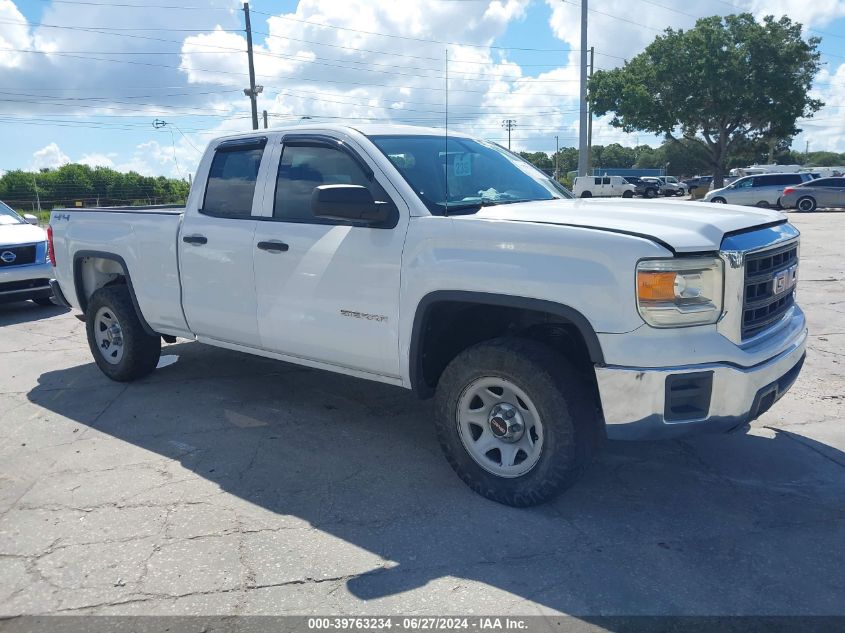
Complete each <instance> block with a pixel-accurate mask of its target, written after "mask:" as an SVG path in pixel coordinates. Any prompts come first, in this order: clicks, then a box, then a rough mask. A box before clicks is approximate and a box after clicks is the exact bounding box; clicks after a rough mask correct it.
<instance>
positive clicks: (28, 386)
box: [0, 213, 845, 617]
mask: <svg viewBox="0 0 845 633" xmlns="http://www.w3.org/2000/svg"><path fill="white" fill-rule="evenodd" d="M792 219H793V221H794V222H795V224H797V226H798V227H799V228H800V229H801V230H802V232H803V233H804V241H803V244H802V263H801V279H802V281H801V283H800V284H799V301H800V302H801V304H802V305H803V307H804V309H805V310H806V311H807V314H808V318H809V321H810V328H811V340H810V349H809V353H808V357H807V362H806V364H805V366H804V371H803V373H802V374H801V377H800V378H799V380H798V382H797V383H796V385H795V386H794V387H793V389H792V391H791V392H790V393H789V394H788V395H787V396H786V397H785V398H784V399H783V400H781V401H780V402H779V403H778V404H777V405H776V406H775V407H774V408H773V409H772V410H771V411H769V412H768V413H767V414H766V415H764V416H763V417H762V418H761V419H759V420H757V421H756V422H755V423H754V424H753V425H752V429H751V430H750V432H749V433H747V434H735V435H728V436H709V437H702V438H695V439H688V440H683V441H673V442H662V443H632V444H622V443H610V444H608V445H607V447H606V449H605V450H604V452H603V453H602V454H601V455H600V457H599V458H598V459H597V461H596V463H595V464H594V465H593V467H592V468H591V469H590V470H589V471H588V473H587V474H586V476H585V477H584V479H583V480H582V481H581V482H580V483H579V484H578V485H577V486H575V487H574V488H573V489H572V490H570V491H569V492H568V493H566V494H565V495H564V496H562V497H561V498H559V499H558V500H557V501H556V502H554V503H552V504H549V505H546V506H543V507H539V508H533V509H528V510H517V509H513V508H507V507H503V506H500V505H497V504H494V503H492V502H489V501H487V500H485V499H482V498H481V497H479V496H477V495H475V494H473V493H472V492H470V491H469V490H468V489H467V488H466V487H465V486H464V485H463V484H462V483H461V482H460V481H459V480H458V478H457V477H456V476H455V475H454V474H453V473H452V471H451V469H450V468H449V466H448V465H447V463H446V461H445V459H443V457H442V456H441V453H440V448H439V446H438V445H437V441H436V439H435V437H434V431H433V428H432V425H431V423H430V417H431V415H432V407H431V403H430V402H420V401H418V400H417V399H416V398H415V397H414V396H413V395H412V394H410V393H409V392H405V391H403V390H399V389H395V388H392V387H388V386H384V385H379V384H374V383H368V382H365V381H361V380H356V379H353V378H348V377H344V376H339V375H333V374H327V373H322V372H318V371H314V370H310V369H303V368H299V367H296V366H292V365H287V364H284V363H280V362H275V361H271V360H266V359H261V358H256V357H250V356H247V355H243V354H239V353H236V352H230V351H226V350H221V349H214V348H211V347H206V346H201V345H199V344H196V343H187V342H178V343H176V344H173V345H165V346H164V348H163V352H162V355H163V358H165V359H166V362H167V363H169V364H167V366H165V367H162V368H161V369H159V370H157V371H156V372H155V373H154V374H153V375H152V376H150V377H148V378H146V379H144V380H141V381H139V382H135V383H131V384H129V385H124V384H117V383H112V382H110V381H109V380H107V379H106V378H105V377H104V376H102V375H101V374H100V372H99V371H98V370H97V369H96V367H95V365H94V364H93V361H92V360H91V358H90V355H89V351H88V347H87V344H86V342H85V334H84V327H83V325H82V323H80V322H79V321H78V320H77V319H75V318H74V317H73V315H72V314H70V313H69V312H66V311H64V310H62V309H59V308H48V309H44V308H39V307H37V306H35V305H34V304H27V303H18V304H9V305H5V306H0V357H2V359H3V363H4V364H3V366H4V372H3V377H2V380H1V381H0V615H17V614H57V613H74V614H104V615H118V614H137V615H153V614H155V615H191V614H207V615H240V614H273V615H277V614H299V615H304V614H328V613H337V614H341V613H342V614H389V613H399V614H470V613H475V614H490V613H496V614H501V613H510V614H522V615H534V614H551V613H555V614H556V613H565V614H574V615H580V616H586V617H589V616H597V615H636V614H649V615H673V614H701V615H783V614H790V615H791V614H795V615H805V614H817V615H842V614H845V575H843V574H842V569H845V549H843V548H842V543H843V542H845V503H843V500H845V452H843V451H845V430H843V424H842V422H843V417H845V358H843V356H845V281H843V280H845V263H843V258H842V256H841V244H842V243H843V241H845V214H840V213H815V214H801V215H799V214H793V215H792ZM163 364H166V363H163Z"/></svg>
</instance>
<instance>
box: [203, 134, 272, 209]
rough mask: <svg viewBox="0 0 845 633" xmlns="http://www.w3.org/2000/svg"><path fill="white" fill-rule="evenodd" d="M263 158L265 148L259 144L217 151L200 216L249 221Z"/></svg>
mask: <svg viewBox="0 0 845 633" xmlns="http://www.w3.org/2000/svg"><path fill="white" fill-rule="evenodd" d="M263 155H264V144H263V143H260V142H259V143H251V144H247V145H243V144H242V145H234V146H221V147H218V149H217V152H216V153H215V154H214V159H213V160H212V162H211V169H210V170H209V172H208V184H207V185H206V188H205V200H204V201H203V205H202V209H201V210H200V212H201V213H203V214H205V215H213V216H219V217H227V218H246V217H250V216H251V214H252V199H253V196H254V194H255V182H256V180H257V178H258V168H259V167H260V166H261V158H262V156H263Z"/></svg>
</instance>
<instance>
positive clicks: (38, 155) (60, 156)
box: [31, 143, 70, 169]
mask: <svg viewBox="0 0 845 633" xmlns="http://www.w3.org/2000/svg"><path fill="white" fill-rule="evenodd" d="M69 162H70V157H68V155H67V154H65V153H64V152H63V151H62V150H61V149H59V146H58V145H57V144H56V143H50V144H49V145H47V146H46V147H43V148H41V149H39V150H38V151H37V152H35V153H34V154H33V155H32V165H31V169H55V168H56V167H61V166H62V165H65V164H67V163H69Z"/></svg>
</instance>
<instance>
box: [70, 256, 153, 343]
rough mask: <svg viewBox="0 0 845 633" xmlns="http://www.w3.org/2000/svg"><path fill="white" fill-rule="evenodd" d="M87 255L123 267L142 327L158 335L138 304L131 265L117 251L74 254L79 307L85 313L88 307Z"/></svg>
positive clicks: (75, 282)
mask: <svg viewBox="0 0 845 633" xmlns="http://www.w3.org/2000/svg"><path fill="white" fill-rule="evenodd" d="M86 257H98V258H100V259H108V260H111V261H113V262H116V263H117V264H120V267H121V268H122V269H123V276H124V277H126V285H127V286H128V287H129V298H130V299H131V300H132V307H134V308H135V313H136V314H137V315H138V320H139V321H140V322H141V327H143V328H144V331H145V332H146V333H147V334H150V335H152V336H158V332H156V331H154V330H153V329H152V328H151V327H150V324H149V323H147V320H146V319H145V318H144V313H143V312H141V306H139V305H138V299H137V297H136V296H135V288H134V286H133V285H132V276H131V275H130V274H129V266H127V265H126V260H125V259H123V257H121V256H120V255H117V254H115V253H107V252H105V251H77V252H76V253H74V254H73V285H74V289H75V291H76V300H77V301H78V302H79V308H80V309H81V310H82V313H83V314H84V313H85V312H86V311H87V309H88V298H87V297H86V296H85V292H84V289H83V285H82V262H83V260H84V259H85V258H86Z"/></svg>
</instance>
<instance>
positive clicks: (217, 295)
mask: <svg viewBox="0 0 845 633" xmlns="http://www.w3.org/2000/svg"><path fill="white" fill-rule="evenodd" d="M265 145H266V138H253V139H239V140H236V141H225V142H223V143H221V144H220V145H218V147H217V149H216V151H215V154H214V158H213V159H212V162H211V166H210V168H209V174H208V178H207V185H206V190H205V194H204V196H203V198H202V201H201V202H200V203H199V208H198V209H189V210H188V211H187V212H186V214H185V219H184V221H183V225H182V229H181V232H180V235H179V270H180V275H181V281H182V306H183V309H184V311H185V317H186V319H187V321H188V326H189V327H190V329H191V331H192V332H193V333H194V334H196V335H198V336H205V337H209V338H213V339H217V340H220V341H226V342H230V343H237V344H241V345H250V346H258V345H259V336H258V323H257V320H256V302H255V285H254V282H253V270H252V266H253V261H252V260H253V257H252V250H253V238H254V236H255V227H256V224H257V222H256V220H255V218H254V216H253V209H259V208H260V200H258V199H259V198H260V196H261V195H262V192H263V188H261V187H259V188H258V190H259V191H257V190H256V189H257V188H256V182H258V181H259V179H258V176H259V169H260V167H261V163H262V158H263V156H264V150H265ZM268 153H269V152H268Z"/></svg>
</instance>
